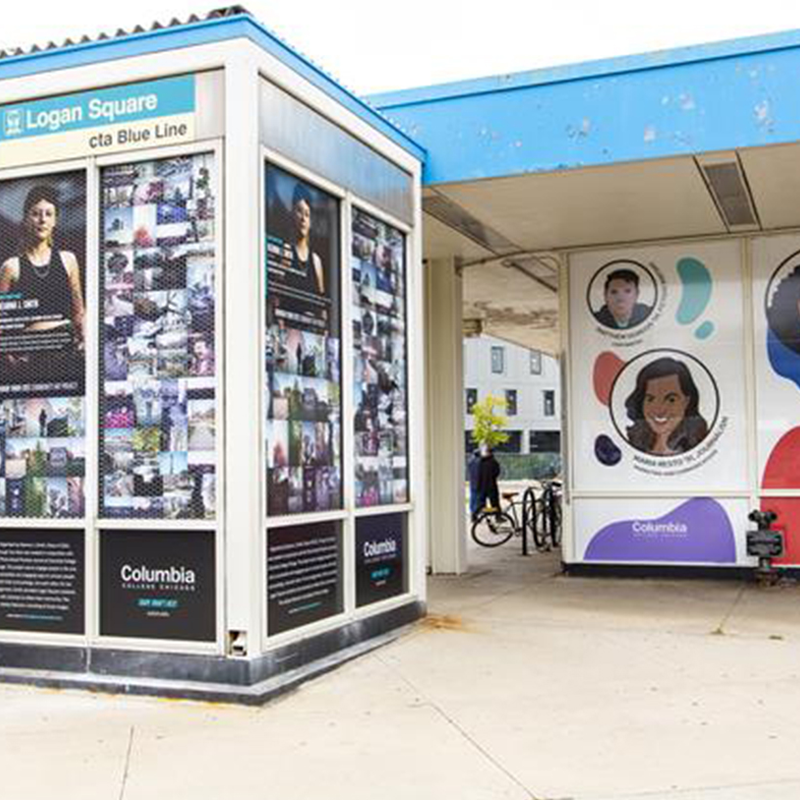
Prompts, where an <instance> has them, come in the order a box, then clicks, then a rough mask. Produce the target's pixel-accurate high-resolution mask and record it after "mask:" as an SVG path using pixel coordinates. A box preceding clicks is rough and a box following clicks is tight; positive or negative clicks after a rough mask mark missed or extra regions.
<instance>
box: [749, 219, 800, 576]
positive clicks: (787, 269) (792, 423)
mask: <svg viewBox="0 0 800 800" xmlns="http://www.w3.org/2000/svg"><path fill="white" fill-rule="evenodd" d="M752 270H753V328H754V341H755V348H754V349H755V384H756V424H757V430H758V484H759V488H760V490H761V492H762V493H763V494H762V496H761V501H760V506H761V509H762V510H763V511H774V512H775V513H776V514H777V515H778V518H777V520H776V523H775V527H776V528H778V529H780V530H783V531H784V533H785V534H786V535H785V542H786V555H785V557H784V558H783V559H781V560H780V561H779V562H778V563H781V564H800V529H798V519H799V517H798V512H800V498H793V497H770V496H769V494H770V492H771V491H775V490H777V491H798V492H800V457H799V456H798V454H800V305H798V304H799V303H800V236H798V235H797V234H791V235H783V236H768V237H761V238H757V239H754V240H753V243H752Z"/></svg>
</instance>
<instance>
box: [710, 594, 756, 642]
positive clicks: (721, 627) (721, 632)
mask: <svg viewBox="0 0 800 800" xmlns="http://www.w3.org/2000/svg"><path fill="white" fill-rule="evenodd" d="M746 590H747V584H746V583H743V584H742V585H741V586H740V587H739V591H738V592H737V593H736V597H734V598H733V602H731V606H730V608H729V609H728V610H727V611H726V612H725V614H724V615H723V617H722V619H721V620H720V622H719V625H717V627H716V628H715V629H714V630H713V631H711V633H712V635H714V636H724V635H725V626H726V625H727V624H728V620H729V619H730V618H731V616H732V615H733V612H734V611H736V606H738V605H739V602H740V601H741V599H742V597H743V596H744V593H745V591H746Z"/></svg>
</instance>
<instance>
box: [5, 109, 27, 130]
mask: <svg viewBox="0 0 800 800" xmlns="http://www.w3.org/2000/svg"><path fill="white" fill-rule="evenodd" d="M22 126H23V123H22V112H21V111H20V110H19V109H17V108H12V109H10V110H9V111H6V112H5V113H4V114H3V131H4V133H5V135H6V136H8V137H11V136H21V135H22Z"/></svg>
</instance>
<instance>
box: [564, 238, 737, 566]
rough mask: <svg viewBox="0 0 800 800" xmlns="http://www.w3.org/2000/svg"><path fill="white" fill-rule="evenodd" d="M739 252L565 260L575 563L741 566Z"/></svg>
mask: <svg viewBox="0 0 800 800" xmlns="http://www.w3.org/2000/svg"><path fill="white" fill-rule="evenodd" d="M741 247H742V246H741V242H740V241H738V240H727V241H715V242H701V243H691V244H676V245H669V246H658V247H656V246H654V247H642V248H637V249H630V250H617V251H608V252H597V253H582V254H580V255H577V256H575V257H574V258H573V259H571V262H570V275H569V279H570V330H571V337H572V338H571V359H570V367H571V376H570V377H571V390H572V397H573V403H572V439H571V440H572V447H573V463H574V476H573V477H574V486H573V489H574V492H575V495H576V497H575V501H574V511H575V516H574V520H575V534H576V554H575V555H576V557H577V558H578V559H579V560H586V561H598V562H637V563H642V562H643V563H647V562H655V563H683V564H686V563H698V564H736V563H743V562H746V556H745V552H744V551H745V547H744V535H745V531H746V529H747V525H748V523H747V521H746V516H747V511H748V506H749V494H750V491H751V480H750V475H749V473H748V446H749V443H748V430H747V428H748V425H747V422H748V419H747V399H746V398H747V381H746V352H747V350H746V344H747V336H746V328H745V320H746V318H747V315H746V313H745V311H746V309H745V293H744V284H743V276H744V270H743V264H742V256H741ZM621 487H624V489H623V488H621ZM736 493H738V494H740V495H741V498H738V499H737V498H733V497H731V494H736ZM604 494H605V495H613V497H612V496H609V497H603V496H602V495H604ZM589 495H591V496H589Z"/></svg>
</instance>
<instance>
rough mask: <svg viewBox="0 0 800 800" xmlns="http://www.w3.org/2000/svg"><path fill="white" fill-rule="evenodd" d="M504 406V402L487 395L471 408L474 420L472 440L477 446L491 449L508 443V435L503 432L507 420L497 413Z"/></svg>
mask: <svg viewBox="0 0 800 800" xmlns="http://www.w3.org/2000/svg"><path fill="white" fill-rule="evenodd" d="M505 406H506V402H505V400H502V399H501V398H499V397H495V396H494V395H493V394H487V395H486V397H484V398H483V400H481V401H480V403H475V405H474V406H472V416H473V418H474V420H475V427H474V428H473V429H472V438H473V439H474V440H475V441H476V442H477V443H478V444H479V445H486V446H487V447H492V448H493V447H497V445H498V444H502V443H503V442H507V441H508V434H507V433H505V432H504V431H503V428H504V427H505V426H506V425H507V424H508V419H507V418H506V417H505V416H503V414H501V413H500V411H499V410H502V409H504V408H505ZM498 409H499V410H498Z"/></svg>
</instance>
